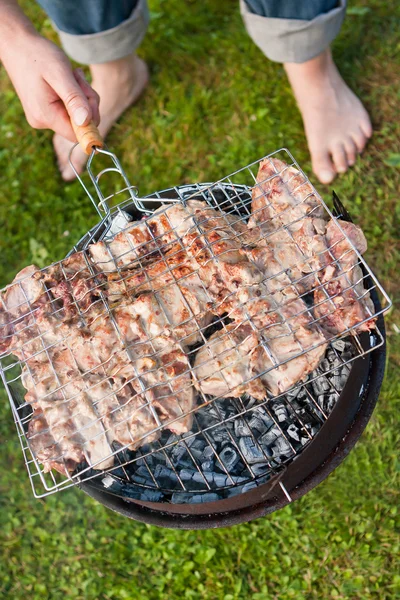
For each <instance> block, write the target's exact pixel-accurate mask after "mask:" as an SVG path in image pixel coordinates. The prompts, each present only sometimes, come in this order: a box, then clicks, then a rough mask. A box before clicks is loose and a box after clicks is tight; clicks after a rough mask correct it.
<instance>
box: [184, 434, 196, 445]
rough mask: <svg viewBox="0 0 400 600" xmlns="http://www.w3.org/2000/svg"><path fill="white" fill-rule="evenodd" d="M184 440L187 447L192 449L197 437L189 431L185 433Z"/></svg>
mask: <svg viewBox="0 0 400 600" xmlns="http://www.w3.org/2000/svg"><path fill="white" fill-rule="evenodd" d="M182 439H183V440H185V444H186V446H189V448H190V447H191V446H192V444H194V442H195V441H196V436H194V435H193V433H192V432H191V431H188V432H187V433H184V434H183V435H182Z"/></svg>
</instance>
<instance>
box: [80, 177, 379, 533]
mask: <svg viewBox="0 0 400 600" xmlns="http://www.w3.org/2000/svg"><path fill="white" fill-rule="evenodd" d="M208 188H209V184H202V185H199V184H197V185H196V186H180V187H175V188H170V189H167V190H164V191H162V192H157V193H155V194H152V195H150V196H148V197H147V198H151V199H152V200H151V201H149V204H148V207H150V208H151V209H152V210H153V209H156V208H157V207H158V203H157V202H155V201H154V200H155V199H160V200H162V199H163V198H166V199H169V200H170V199H174V198H176V199H180V200H184V199H185V198H187V197H189V196H190V197H191V198H195V197H198V199H201V200H212V205H213V206H215V204H216V203H218V204H219V206H220V207H221V208H222V209H223V210H224V206H225V205H226V203H227V202H228V201H229V202H231V204H232V203H235V204H236V205H237V211H238V212H240V213H241V214H242V215H243V216H245V215H246V214H248V213H246V212H245V210H244V207H245V206H246V201H247V202H248V201H249V198H250V197H251V190H250V188H249V187H246V186H241V185H234V184H231V183H229V184H225V183H223V184H219V188H218V190H217V191H215V190H214V192H213V193H212V198H208V197H207V194H209V192H208V191H207V190H208ZM245 199H246V201H244V200H245ZM143 202H144V205H145V206H146V200H144V201H143ZM123 210H124V211H125V212H128V213H129V214H130V215H131V216H132V217H133V219H138V218H140V217H141V216H142V215H141V214H140V213H138V211H137V209H136V207H135V204H133V203H132V204H129V203H127V204H126V205H124V206H123ZM105 229H106V226H105V225H104V227H103V228H102V227H100V228H99V227H98V226H97V227H95V228H93V229H92V230H91V231H89V232H88V233H87V234H86V235H85V236H84V237H83V238H82V239H81V240H80V242H78V244H77V245H76V246H75V248H74V250H73V251H76V250H81V249H82V248H84V247H85V246H86V245H87V243H88V241H97V240H98V239H100V238H101V237H102V235H103V234H104V233H105ZM365 275H366V274H365ZM364 285H365V286H366V288H368V289H370V294H371V298H372V300H373V302H374V305H375V309H376V313H381V310H382V309H381V305H380V301H379V298H378V295H377V293H376V290H375V288H374V286H373V285H370V282H369V279H368V276H367V275H366V278H365V284H364ZM211 327H212V326H211ZM210 332H211V333H212V329H211V330H210ZM375 346H376V349H375V350H374V349H373V348H375ZM364 353H366V354H364ZM360 354H363V356H362V357H360V356H358V355H360ZM384 365H385V328H384V321H383V317H382V314H380V315H379V317H378V319H377V329H376V330H375V331H372V332H370V333H362V334H360V335H358V336H357V337H356V338H347V339H345V340H338V341H337V342H336V343H333V344H332V346H331V347H330V348H329V349H328V351H327V354H326V358H325V359H324V361H323V362H322V365H321V366H320V367H318V369H317V372H314V373H312V374H311V375H310V376H309V377H308V379H307V381H306V382H305V383H304V384H302V385H301V386H297V387H296V389H295V391H293V392H292V393H291V392H288V393H286V394H284V395H282V396H281V397H279V398H270V399H266V401H265V402H263V403H261V404H260V403H255V402H254V400H253V399H251V398H249V397H243V398H242V399H239V400H238V399H224V400H215V401H214V402H211V403H210V405H208V406H206V407H204V408H201V409H199V410H198V411H197V413H196V415H195V420H194V425H193V429H192V431H191V432H189V433H187V434H184V436H181V437H179V438H178V436H176V435H174V434H171V432H169V431H165V432H163V434H162V437H161V439H160V440H158V441H157V442H154V443H153V444H147V445H145V446H142V447H141V448H140V449H139V450H137V451H136V452H131V451H123V452H121V454H117V457H120V456H121V458H120V459H119V460H120V464H121V467H120V468H116V469H113V470H112V471H111V472H109V473H105V474H102V475H99V476H98V477H93V478H92V479H88V480H87V481H85V482H84V483H80V484H79V485H80V487H81V489H82V490H83V491H84V492H85V493H86V494H88V495H89V496H91V497H93V498H94V499H95V500H97V501H98V502H100V503H102V504H104V505H105V506H106V507H108V508H111V509H112V510H114V511H116V512H118V513H120V514H122V515H124V516H127V517H129V518H132V519H136V520H139V521H143V522H145V523H149V524H154V525H159V526H163V527H172V528H179V529H196V528H198V529H205V528H215V527H226V526H228V525H233V524H238V523H242V522H245V521H250V520H252V519H255V518H257V517H260V516H263V515H266V514H268V513H270V512H273V511H275V510H277V509H279V508H282V507H283V506H285V505H286V504H288V503H289V502H291V501H293V500H296V499H298V498H300V497H301V496H303V495H304V494H305V493H307V492H308V491H310V490H311V489H312V488H314V487H315V486H316V485H318V484H319V483H320V482H321V481H323V480H324V479H325V478H326V477H327V476H328V475H329V473H331V472H332V471H333V469H335V468H336V467H337V466H338V465H339V464H340V463H341V462H342V460H343V459H344V458H345V457H346V456H347V454H348V452H349V451H350V450H351V448H352V447H353V446H354V444H355V443H356V441H357V440H358V438H359V437H360V435H361V434H362V432H363V430H364V429H365V427H366V424H367V423H368V421H369V419H370V417H371V414H372V411H373V409H374V407H375V404H376V402H377V399H378V395H379V391H380V388H381V384H382V379H383V374H384Z"/></svg>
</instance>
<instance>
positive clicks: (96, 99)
mask: <svg viewBox="0 0 400 600" xmlns="http://www.w3.org/2000/svg"><path fill="white" fill-rule="evenodd" d="M74 75H75V79H76V80H77V82H78V84H79V85H80V87H81V89H82V91H83V93H84V94H85V96H86V98H87V99H88V101H89V105H90V108H91V109H92V121H93V122H94V124H95V125H98V124H99V123H100V113H99V104H100V96H99V95H98V93H97V92H96V90H94V89H93V88H92V86H91V85H90V84H89V82H88V81H86V78H85V74H84V72H83V71H82V69H75V71H74Z"/></svg>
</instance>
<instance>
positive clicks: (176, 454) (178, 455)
mask: <svg viewBox="0 0 400 600" xmlns="http://www.w3.org/2000/svg"><path fill="white" fill-rule="evenodd" d="M185 454H187V450H186V448H185V446H184V444H182V443H180V444H176V446H174V447H173V448H172V451H171V460H172V462H173V463H174V465H177V464H179V462H180V460H181V459H182V457H183V456H184V455H185Z"/></svg>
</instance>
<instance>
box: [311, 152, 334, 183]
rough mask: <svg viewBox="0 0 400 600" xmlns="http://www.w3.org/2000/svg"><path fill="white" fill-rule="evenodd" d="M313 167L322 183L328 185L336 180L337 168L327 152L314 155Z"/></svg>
mask: <svg viewBox="0 0 400 600" xmlns="http://www.w3.org/2000/svg"><path fill="white" fill-rule="evenodd" d="M312 167H313V171H314V173H315V174H316V176H317V177H318V179H319V180H320V182H321V183H325V184H328V183H331V181H333V180H334V179H335V175H336V172H335V168H334V166H333V164H332V161H331V159H330V157H329V154H328V152H327V151H326V152H322V153H319V154H317V155H312Z"/></svg>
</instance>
